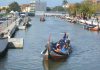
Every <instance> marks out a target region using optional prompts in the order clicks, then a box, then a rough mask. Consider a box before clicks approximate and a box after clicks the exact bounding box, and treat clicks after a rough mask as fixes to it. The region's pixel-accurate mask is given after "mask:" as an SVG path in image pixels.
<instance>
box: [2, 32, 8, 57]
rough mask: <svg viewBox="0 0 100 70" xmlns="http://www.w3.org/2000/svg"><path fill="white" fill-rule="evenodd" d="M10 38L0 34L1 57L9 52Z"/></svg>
mask: <svg viewBox="0 0 100 70" xmlns="http://www.w3.org/2000/svg"><path fill="white" fill-rule="evenodd" d="M7 44H8V38H7V37H4V33H1V34H0V57H1V56H3V55H4V54H5V53H6V51H7Z"/></svg>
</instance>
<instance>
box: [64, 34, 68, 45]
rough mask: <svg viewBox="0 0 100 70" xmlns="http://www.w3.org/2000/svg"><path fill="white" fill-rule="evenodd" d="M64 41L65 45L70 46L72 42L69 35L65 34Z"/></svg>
mask: <svg viewBox="0 0 100 70" xmlns="http://www.w3.org/2000/svg"><path fill="white" fill-rule="evenodd" d="M63 41H64V43H65V44H66V43H67V44H68V45H69V44H70V40H69V39H68V35H67V34H66V33H65V34H64V36H63Z"/></svg>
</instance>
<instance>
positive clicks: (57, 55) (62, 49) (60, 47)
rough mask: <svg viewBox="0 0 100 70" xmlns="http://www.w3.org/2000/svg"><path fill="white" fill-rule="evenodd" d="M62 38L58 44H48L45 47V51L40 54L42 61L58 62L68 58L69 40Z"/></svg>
mask: <svg viewBox="0 0 100 70" xmlns="http://www.w3.org/2000/svg"><path fill="white" fill-rule="evenodd" d="M64 37H65V35H64ZM64 37H63V39H60V40H59V41H58V42H55V43H54V42H50V43H49V44H47V45H46V48H45V50H44V51H43V52H42V54H43V57H44V60H49V59H53V60H60V59H66V58H67V57H68V56H69V54H70V53H71V46H70V40H69V39H68V38H67V37H65V38H64Z"/></svg>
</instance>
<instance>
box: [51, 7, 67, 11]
mask: <svg viewBox="0 0 100 70" xmlns="http://www.w3.org/2000/svg"><path fill="white" fill-rule="evenodd" d="M52 10H53V11H64V10H65V9H64V8H63V7H62V6H56V7H54V8H53V9H52Z"/></svg>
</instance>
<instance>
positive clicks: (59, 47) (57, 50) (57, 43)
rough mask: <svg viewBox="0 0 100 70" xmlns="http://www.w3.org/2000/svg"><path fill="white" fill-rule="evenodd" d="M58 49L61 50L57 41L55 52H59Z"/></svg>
mask: <svg viewBox="0 0 100 70" xmlns="http://www.w3.org/2000/svg"><path fill="white" fill-rule="evenodd" d="M60 50H61V46H60V44H59V43H57V47H56V50H55V51H56V52H60Z"/></svg>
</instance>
